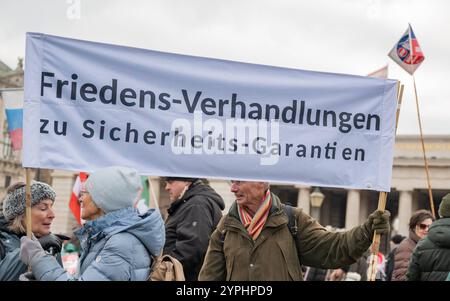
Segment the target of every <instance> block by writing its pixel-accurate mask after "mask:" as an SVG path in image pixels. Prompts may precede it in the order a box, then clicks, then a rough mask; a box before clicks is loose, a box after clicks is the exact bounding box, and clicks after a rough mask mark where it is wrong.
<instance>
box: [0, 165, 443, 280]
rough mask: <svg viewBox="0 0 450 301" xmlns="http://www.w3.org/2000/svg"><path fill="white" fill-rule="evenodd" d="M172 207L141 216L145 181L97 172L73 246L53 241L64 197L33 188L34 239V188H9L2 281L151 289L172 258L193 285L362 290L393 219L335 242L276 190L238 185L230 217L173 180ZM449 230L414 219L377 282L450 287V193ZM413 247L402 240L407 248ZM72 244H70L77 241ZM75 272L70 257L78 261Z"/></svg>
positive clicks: (220, 204) (199, 189)
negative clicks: (353, 286)
mask: <svg viewBox="0 0 450 301" xmlns="http://www.w3.org/2000/svg"><path fill="white" fill-rule="evenodd" d="M165 180H166V187H165V189H166V190H167V192H168V193H169V198H170V202H171V204H170V207H169V209H168V212H167V213H168V216H167V218H166V220H165V221H163V218H162V216H161V213H160V211H159V210H158V209H148V210H143V211H142V210H138V209H137V208H136V204H137V201H138V200H139V199H140V196H141V191H142V186H141V181H140V175H139V174H138V172H137V170H135V169H133V168H127V167H119V166H113V167H108V168H103V169H100V170H97V171H95V172H93V173H92V174H91V175H90V176H89V178H88V179H87V181H86V182H85V184H84V186H83V188H82V191H81V194H80V198H79V201H80V204H81V208H82V210H81V217H82V219H83V220H85V223H84V224H83V225H82V226H81V228H79V229H77V230H76V231H75V232H74V235H73V237H71V238H70V237H66V236H64V235H59V234H53V233H51V225H52V221H53V219H54V218H55V212H54V209H53V204H54V202H55V199H56V194H55V191H54V190H53V188H52V187H51V186H49V185H48V184H46V183H42V182H37V181H34V182H33V183H32V185H31V216H32V218H31V220H32V223H31V231H32V235H31V238H30V237H29V236H28V235H27V231H26V226H27V225H26V222H25V215H26V214H25V194H26V191H25V190H26V187H25V186H26V185H25V183H22V182H19V183H15V184H13V185H12V186H10V187H9V188H8V190H7V193H6V196H5V198H4V199H3V207H2V210H1V214H0V280H3V281H6V280H13V281H14V280H24V281H26V280H39V281H43V280H63V281H64V280H141V281H143V280H148V279H149V274H150V272H151V267H152V263H153V261H154V260H155V258H157V257H158V256H159V255H161V254H168V255H170V256H172V257H174V258H176V259H178V260H179V262H180V263H181V264H182V266H183V271H184V275H185V279H186V280H188V281H196V280H200V281H228V280H239V281H249V280H253V281H270V280H284V281H299V280H306V281H314V280H326V281H339V280H351V281H364V280H367V279H368V273H369V272H368V271H369V261H370V260H369V258H370V256H369V255H370V252H369V248H370V246H371V243H372V238H373V236H374V233H378V234H385V235H387V234H389V233H390V214H389V212H388V211H380V210H376V211H374V212H373V213H371V214H370V215H369V216H368V218H367V220H366V221H365V222H364V223H363V224H362V225H359V226H356V227H354V228H353V229H349V230H346V231H331V230H328V229H326V228H325V227H323V226H321V225H320V224H319V223H318V222H317V221H316V220H315V219H313V218H312V217H310V216H309V215H308V214H306V213H305V212H304V211H303V210H302V208H297V207H290V206H288V205H285V204H284V202H283V200H281V199H280V198H279V197H278V196H277V195H275V194H274V193H272V192H271V190H270V184H269V183H267V182H251V181H231V192H233V193H234V195H235V201H234V203H233V204H232V206H231V208H230V209H229V211H228V212H227V213H226V214H225V215H223V216H222V211H223V210H224V208H225V204H224V201H223V199H222V197H221V196H220V195H219V194H218V193H217V192H216V191H214V189H213V188H212V187H211V186H209V185H208V184H206V183H205V182H204V181H202V180H201V179H197V178H181V177H167V178H165ZM439 217H440V218H439V219H438V220H434V218H433V216H432V214H431V213H430V212H428V211H425V210H420V211H417V212H416V213H414V214H413V215H412V217H411V220H410V223H409V229H410V232H409V236H408V237H407V238H404V237H402V236H399V235H397V236H394V237H392V243H393V244H394V245H393V248H392V251H391V252H390V253H389V255H388V256H387V258H385V257H384V255H383V254H381V253H379V258H378V259H379V261H378V266H377V275H378V276H377V280H387V281H390V280H392V281H402V280H421V281H426V280H446V279H449V271H450V194H447V195H446V196H445V197H444V198H443V199H442V201H441V204H440V206H439ZM403 238H404V239H403ZM69 239H70V241H69ZM78 252H79V258H78V257H77V259H78V260H77V262H78V264H77V267H76V269H75V270H70V271H69V270H68V269H67V266H64V264H63V263H62V260H61V254H63V255H64V254H67V253H77V255H78Z"/></svg>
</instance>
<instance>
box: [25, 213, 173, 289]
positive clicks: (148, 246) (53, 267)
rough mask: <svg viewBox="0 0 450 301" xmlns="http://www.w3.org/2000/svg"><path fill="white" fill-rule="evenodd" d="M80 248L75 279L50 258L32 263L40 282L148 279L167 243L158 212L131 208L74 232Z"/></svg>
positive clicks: (34, 272) (103, 217)
mask: <svg viewBox="0 0 450 301" xmlns="http://www.w3.org/2000/svg"><path fill="white" fill-rule="evenodd" d="M75 235H77V237H78V239H79V240H80V245H81V257H80V265H79V272H78V275H76V276H75V277H72V276H71V275H69V274H68V273H66V271H65V270H64V269H63V268H62V267H61V266H60V265H59V264H58V262H57V261H56V260H55V259H54V258H53V257H51V256H44V257H37V258H34V259H32V260H31V263H30V264H31V268H32V271H33V274H34V276H35V277H36V279H37V280H44V281H52V280H62V281H64V280H95V281H102V280H121V281H128V280H147V278H148V275H149V273H150V265H151V256H150V254H152V255H158V254H159V253H160V252H161V250H162V248H163V246H164V242H165V231H164V223H163V220H162V218H161V214H160V213H159V211H155V210H154V209H150V210H149V211H148V212H146V213H144V214H142V215H139V213H138V212H137V210H136V209H134V208H131V207H128V208H124V209H120V210H116V211H113V212H110V213H108V214H106V215H104V216H102V217H100V218H98V219H96V220H93V221H89V222H87V223H85V224H84V225H83V227H82V228H81V229H80V230H78V231H77V232H75Z"/></svg>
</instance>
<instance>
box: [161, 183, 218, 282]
mask: <svg viewBox="0 0 450 301" xmlns="http://www.w3.org/2000/svg"><path fill="white" fill-rule="evenodd" d="M166 190H167V192H168V193H169V199H170V201H171V205H170V207H169V209H168V217H167V219H166V222H165V226H166V244H165V245H164V252H163V254H168V255H171V256H173V257H175V258H176V259H178V260H179V261H180V262H181V264H182V265H183V271H184V275H185V278H186V280H187V281H195V280H197V277H198V273H199V272H200V268H201V267H202V264H203V259H204V257H205V254H206V249H207V248H208V243H209V239H210V236H211V233H212V232H213V231H214V229H216V226H217V224H218V223H219V220H220V218H221V217H222V210H223V209H224V208H225V203H224V202H223V199H222V197H221V196H220V195H218V194H217V192H215V191H214V189H213V188H212V187H211V186H209V185H207V184H204V183H203V182H202V181H201V180H199V179H195V178H177V177H167V178H166Z"/></svg>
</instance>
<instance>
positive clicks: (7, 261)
mask: <svg viewBox="0 0 450 301" xmlns="http://www.w3.org/2000/svg"><path fill="white" fill-rule="evenodd" d="M0 240H1V242H0V243H1V244H2V245H3V247H4V248H5V254H4V257H3V258H0V281H17V280H19V276H20V274H22V273H25V272H26V271H27V266H26V265H25V264H24V263H22V261H20V258H19V251H20V238H19V236H17V235H15V234H13V233H11V232H2V233H1V234H0Z"/></svg>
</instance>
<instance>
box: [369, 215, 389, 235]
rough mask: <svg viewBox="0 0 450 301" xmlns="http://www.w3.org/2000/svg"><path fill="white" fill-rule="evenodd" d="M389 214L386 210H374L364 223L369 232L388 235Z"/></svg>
mask: <svg viewBox="0 0 450 301" xmlns="http://www.w3.org/2000/svg"><path fill="white" fill-rule="evenodd" d="M390 216H391V213H390V212H389V211H387V210H385V211H381V210H376V211H374V212H373V213H372V214H370V215H369V218H368V219H367V221H366V222H365V224H366V226H367V228H368V229H369V231H371V232H372V233H373V231H376V233H377V234H384V233H389V230H390V225H389V217H390Z"/></svg>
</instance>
